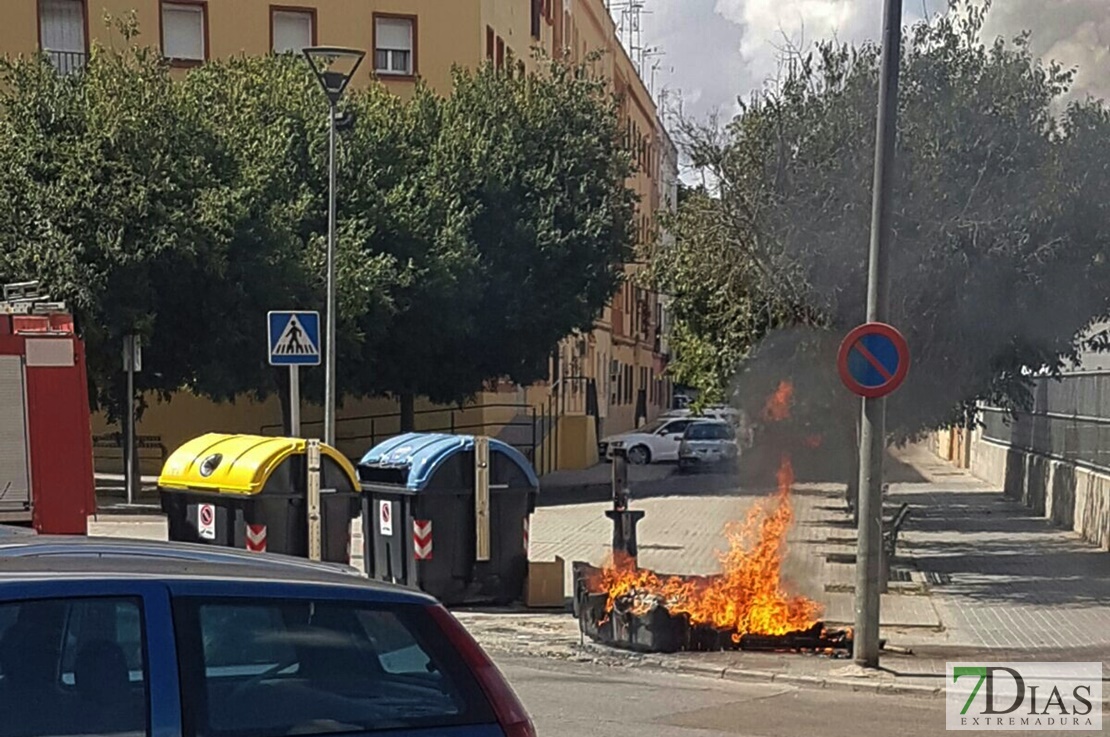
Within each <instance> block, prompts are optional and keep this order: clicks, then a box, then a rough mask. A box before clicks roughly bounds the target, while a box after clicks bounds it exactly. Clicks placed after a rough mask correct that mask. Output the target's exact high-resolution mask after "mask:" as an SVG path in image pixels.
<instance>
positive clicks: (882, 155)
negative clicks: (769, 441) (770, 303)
mask: <svg viewBox="0 0 1110 737" xmlns="http://www.w3.org/2000/svg"><path fill="white" fill-rule="evenodd" d="M901 51H902V0H886V9H885V11H884V14H883V48H882V69H881V71H880V76H879V113H878V125H877V127H876V138H875V178H874V184H873V189H872V203H871V247H870V256H869V262H868V270H867V321H868V322H886V320H887V306H888V294H887V292H888V286H889V275H888V273H887V251H888V249H889V244H890V235H891V228H890V212H891V191H890V190H891V188H892V187H893V185H894V143H895V136H896V134H897V122H898V64H899V60H900V58H901ZM885 451H886V400H885V399H865V400H863V422H862V425H861V431H860V444H859V474H860V476H859V549H858V553H857V556H856V561H857V563H856V627H855V632H854V638H853V658H854V659H855V661H856V663H858V664H859V665H863V666H866V667H871V668H874V667H877V666H878V665H879V606H880V596H879V592H880V582H879V575H880V569H881V565H880V562H881V556H882V554H883V551H882V545H883V454H884V453H885Z"/></svg>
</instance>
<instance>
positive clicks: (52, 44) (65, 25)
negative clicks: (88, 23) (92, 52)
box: [39, 0, 87, 73]
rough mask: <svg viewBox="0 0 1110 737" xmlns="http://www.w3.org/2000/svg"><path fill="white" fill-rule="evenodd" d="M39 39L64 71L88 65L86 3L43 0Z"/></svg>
mask: <svg viewBox="0 0 1110 737" xmlns="http://www.w3.org/2000/svg"><path fill="white" fill-rule="evenodd" d="M39 43H40V46H41V47H42V50H43V51H44V52H46V55H47V56H48V57H50V61H51V62H52V63H53V64H54V67H55V68H56V69H57V70H58V71H59V72H62V73H69V72H72V71H77V70H79V69H81V68H83V67H84V65H85V54H86V52H87V49H86V46H85V3H84V2H83V1H82V0H40V2H39Z"/></svg>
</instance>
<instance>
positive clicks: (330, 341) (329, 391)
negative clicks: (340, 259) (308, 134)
mask: <svg viewBox="0 0 1110 737" xmlns="http://www.w3.org/2000/svg"><path fill="white" fill-rule="evenodd" d="M336 112H337V111H336V105H335V101H334V100H332V101H331V102H330V104H329V106H328V254H327V260H328V266H327V268H328V296H327V298H328V304H327V315H326V320H327V338H326V339H325V340H324V346H325V348H326V355H325V366H324V372H325V373H324V442H325V443H326V444H327V445H330V446H333V447H334V446H335V333H336V325H335V323H336V307H335V217H336V213H335V168H336V161H335V116H336Z"/></svg>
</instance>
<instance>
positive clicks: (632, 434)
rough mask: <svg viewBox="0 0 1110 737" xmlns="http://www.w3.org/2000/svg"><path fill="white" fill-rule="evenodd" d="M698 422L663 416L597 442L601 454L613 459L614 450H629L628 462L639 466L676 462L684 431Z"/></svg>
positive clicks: (687, 418) (686, 418)
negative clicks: (692, 423)
mask: <svg viewBox="0 0 1110 737" xmlns="http://www.w3.org/2000/svg"><path fill="white" fill-rule="evenodd" d="M695 421H696V420H694V419H692V418H689V417H675V418H663V419H659V420H656V421H655V422H649V423H648V424H646V425H644V426H643V427H641V428H638V429H636V430H631V431H629V432H626V433H621V434H619V435H610V436H608V437H605V438H602V439H601V442H600V443H599V444H598V445H599V450H600V452H601V457H602V458H612V457H613V451H616V450H621V451H624V452H626V453H627V455H628V462H629V463H633V464H635V465H637V466H640V465H643V464H645V463H663V462H666V461H677V460H678V446H679V443H681V442H682V434H683V433H684V432H686V428H687V427H689V425H690V423H691V422H695Z"/></svg>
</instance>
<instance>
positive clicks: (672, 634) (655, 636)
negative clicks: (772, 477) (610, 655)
mask: <svg viewBox="0 0 1110 737" xmlns="http://www.w3.org/2000/svg"><path fill="white" fill-rule="evenodd" d="M793 480H794V479H793V473H792V470H791V466H790V462H789V460H788V459H786V458H784V459H783V460H782V465H781V467H780V469H779V473H778V487H779V488H778V491H777V493H776V494H775V495H773V496H772V497H770V498H768V499H767V500H765V501H764V502H763V503H761V504H757V505H755V506H754V507H753V508H752V510H751V512H750V513H749V515H748V518H747V520H746V521H745V522H743V523H740V524H734V525H730V526H729V527H727V528H726V534H727V536H728V541H729V549H728V550H727V551H726V552H725V553H723V554H722V555H721V572H720V573H718V574H715V575H712V576H678V575H664V574H660V573H656V572H655V571H651V570H648V569H644V568H640V567H639V566H638V564H637V560H636V558H635V557H634V556H633V555H628V554H626V553H619V552H618V553H616V554H615V555H614V557H613V559H612V560H611V561H610V562H609V564H608V565H606V566H605V567H602V568H597V567H594V566H591V565H589V564H587V563H582V562H576V563H574V566H573V575H574V612H575V615H576V616H577V617H578V621H579V627H580V628H581V630H582V633H583V634H584V635H586V636H587V637H590V638H591V639H593V640H596V641H598V642H602V643H605V644H608V645H613V646H616V647H621V648H626V649H630V650H638V651H647V652H676V651H678V650H725V649H743V650H805V651H820V652H833V653H836V652H843V653H848V652H850V649H851V635H850V632H848V631H847V630H829V629H827V628H826V627H825V626H824V624H823V623H822V622H821V621H820V618H819V617H820V614H821V605H820V604H818V603H817V602H815V601H812V600H811V599H808V598H806V597H804V596H791V595H789V594H788V593H786V591H785V590H784V586H783V582H782V580H781V566H782V559H783V553H784V546H785V541H786V533H787V531H788V529H789V527H790V523H791V521H792V520H793V506H792V504H791V500H790V492H791V486H792V484H793Z"/></svg>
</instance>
